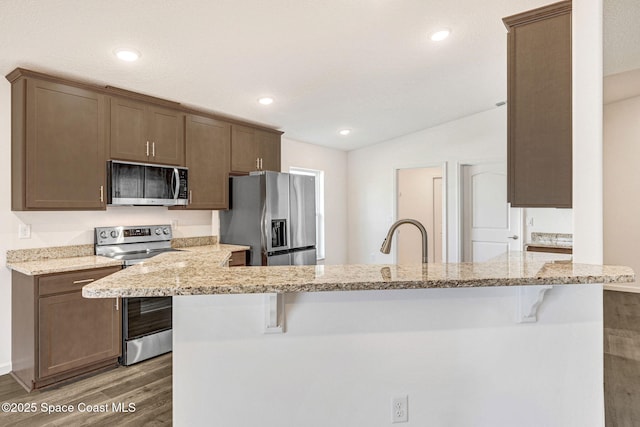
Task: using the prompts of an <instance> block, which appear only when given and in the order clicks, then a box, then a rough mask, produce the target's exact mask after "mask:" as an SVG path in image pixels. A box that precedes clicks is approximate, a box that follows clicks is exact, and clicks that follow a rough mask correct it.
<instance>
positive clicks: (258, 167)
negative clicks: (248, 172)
mask: <svg viewBox="0 0 640 427" xmlns="http://www.w3.org/2000/svg"><path fill="white" fill-rule="evenodd" d="M256 170H260V158H259V157H256Z"/></svg>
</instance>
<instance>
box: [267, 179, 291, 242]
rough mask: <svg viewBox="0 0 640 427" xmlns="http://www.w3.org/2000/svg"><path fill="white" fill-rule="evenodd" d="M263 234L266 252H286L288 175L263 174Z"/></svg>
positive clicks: (287, 235)
mask: <svg viewBox="0 0 640 427" xmlns="http://www.w3.org/2000/svg"><path fill="white" fill-rule="evenodd" d="M260 178H261V179H264V183H265V184H264V185H265V194H264V200H265V210H264V218H263V221H264V222H263V233H264V243H265V248H266V252H267V253H269V252H275V251H282V250H287V249H289V248H290V247H291V245H290V244H289V226H290V225H289V223H290V221H289V174H288V173H278V172H265V173H264V174H263V175H261V176H260Z"/></svg>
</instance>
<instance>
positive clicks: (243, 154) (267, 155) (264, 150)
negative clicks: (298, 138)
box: [231, 125, 280, 173]
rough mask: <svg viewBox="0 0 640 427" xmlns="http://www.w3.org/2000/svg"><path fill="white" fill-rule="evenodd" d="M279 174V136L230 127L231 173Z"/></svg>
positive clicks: (245, 128) (245, 127)
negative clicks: (259, 172) (268, 172)
mask: <svg viewBox="0 0 640 427" xmlns="http://www.w3.org/2000/svg"><path fill="white" fill-rule="evenodd" d="M259 170H270V171H276V172H280V134H279V133H275V132H268V131H263V130H260V129H254V128H250V127H247V126H240V125H232V126H231V171H232V172H235V173H249V172H252V171H259Z"/></svg>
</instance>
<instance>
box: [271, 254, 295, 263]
mask: <svg viewBox="0 0 640 427" xmlns="http://www.w3.org/2000/svg"><path fill="white" fill-rule="evenodd" d="M267 265H291V257H290V256H289V253H283V254H277V255H270V256H268V257H267Z"/></svg>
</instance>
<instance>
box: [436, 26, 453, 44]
mask: <svg viewBox="0 0 640 427" xmlns="http://www.w3.org/2000/svg"><path fill="white" fill-rule="evenodd" d="M449 34H451V31H449V30H447V29H443V30H438V31H436V32H435V33H433V34H431V40H433V41H434V42H440V41H442V40H444V39H446V38H447V37H449Z"/></svg>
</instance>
